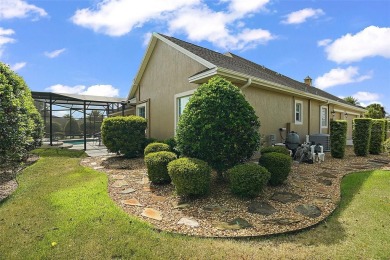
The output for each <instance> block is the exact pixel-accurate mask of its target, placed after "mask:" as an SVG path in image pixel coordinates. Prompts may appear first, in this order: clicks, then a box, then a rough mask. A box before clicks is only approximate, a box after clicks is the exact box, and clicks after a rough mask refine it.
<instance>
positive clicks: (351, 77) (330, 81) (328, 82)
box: [314, 66, 371, 89]
mask: <svg viewBox="0 0 390 260" xmlns="http://www.w3.org/2000/svg"><path fill="white" fill-rule="evenodd" d="M370 78H371V75H370V74H366V75H360V73H359V68H358V67H353V66H349V67H348V68H346V69H342V68H336V69H332V70H330V71H329V72H327V73H325V74H324V75H322V76H320V77H318V78H316V80H315V83H314V85H315V86H316V87H318V88H320V89H326V88H330V87H334V86H338V85H344V84H348V83H354V82H361V81H364V80H367V79H370Z"/></svg>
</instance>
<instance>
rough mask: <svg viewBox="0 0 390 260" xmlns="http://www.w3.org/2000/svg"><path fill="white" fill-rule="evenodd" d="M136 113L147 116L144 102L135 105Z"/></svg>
mask: <svg viewBox="0 0 390 260" xmlns="http://www.w3.org/2000/svg"><path fill="white" fill-rule="evenodd" d="M136 115H137V116H140V117H143V118H145V119H146V118H147V113H146V103H142V104H139V105H137V106H136Z"/></svg>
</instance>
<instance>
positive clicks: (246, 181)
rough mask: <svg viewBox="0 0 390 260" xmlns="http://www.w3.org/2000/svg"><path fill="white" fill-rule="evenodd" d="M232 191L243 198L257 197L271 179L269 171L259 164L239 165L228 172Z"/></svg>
mask: <svg viewBox="0 0 390 260" xmlns="http://www.w3.org/2000/svg"><path fill="white" fill-rule="evenodd" d="M227 176H228V179H229V187H230V191H231V192H232V193H233V194H236V195H238V196H241V197H249V198H253V197H256V196H257V195H258V194H259V193H260V192H261V191H262V190H263V187H264V186H265V185H266V184H267V183H268V181H269V179H270V178H271V173H269V171H268V170H267V169H266V168H264V167H262V166H260V165H257V164H254V163H247V164H239V165H236V166H234V167H233V168H231V169H229V170H228V171H227Z"/></svg>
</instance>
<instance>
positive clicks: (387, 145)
mask: <svg viewBox="0 0 390 260" xmlns="http://www.w3.org/2000/svg"><path fill="white" fill-rule="evenodd" d="M383 149H384V152H385V153H390V138H388V139H387V140H386V141H385V142H384V143H383Z"/></svg>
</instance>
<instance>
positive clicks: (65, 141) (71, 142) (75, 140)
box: [62, 139, 99, 145]
mask: <svg viewBox="0 0 390 260" xmlns="http://www.w3.org/2000/svg"><path fill="white" fill-rule="evenodd" d="M93 141H94V140H93V139H87V143H90V142H93ZM96 141H97V142H99V141H98V140H96ZM62 142H64V143H65V144H73V145H78V144H84V139H71V140H63V141H62Z"/></svg>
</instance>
